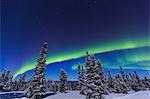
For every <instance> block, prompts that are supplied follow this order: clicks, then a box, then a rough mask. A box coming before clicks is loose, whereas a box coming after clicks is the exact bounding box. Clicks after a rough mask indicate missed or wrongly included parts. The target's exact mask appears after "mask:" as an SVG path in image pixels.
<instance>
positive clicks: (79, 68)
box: [78, 64, 81, 90]
mask: <svg viewBox="0 0 150 99" xmlns="http://www.w3.org/2000/svg"><path fill="white" fill-rule="evenodd" d="M78 84H79V90H81V66H80V64H79V65H78Z"/></svg>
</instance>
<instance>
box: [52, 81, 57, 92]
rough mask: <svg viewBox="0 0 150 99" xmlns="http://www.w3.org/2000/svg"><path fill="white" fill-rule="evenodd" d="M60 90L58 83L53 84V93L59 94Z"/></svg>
mask: <svg viewBox="0 0 150 99" xmlns="http://www.w3.org/2000/svg"><path fill="white" fill-rule="evenodd" d="M58 90H59V85H58V84H57V83H56V82H54V81H53V82H52V91H53V92H57V91H58Z"/></svg>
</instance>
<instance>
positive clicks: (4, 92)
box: [0, 91, 25, 94]
mask: <svg viewBox="0 0 150 99" xmlns="http://www.w3.org/2000/svg"><path fill="white" fill-rule="evenodd" d="M24 92H25V91H10V92H0V94H9V93H24Z"/></svg>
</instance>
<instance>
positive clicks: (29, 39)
mask: <svg viewBox="0 0 150 99" xmlns="http://www.w3.org/2000/svg"><path fill="white" fill-rule="evenodd" d="M148 4H149V3H148V0H53V1H51V0H44V1H41V0H13V1H12V0H2V7H1V19H2V22H1V23H2V27H1V42H0V43H1V46H0V48H1V50H0V52H1V53H0V56H1V57H0V72H2V71H3V70H4V69H8V70H10V71H11V72H12V73H13V75H14V77H16V76H17V75H19V74H22V73H24V72H27V71H28V70H31V69H33V68H34V65H35V64H36V59H37V58H38V55H39V51H40V47H41V44H42V43H43V42H44V41H48V44H49V49H48V57H47V65H48V67H49V68H50V69H48V72H51V73H53V74H52V75H53V76H52V77H51V78H55V74H57V73H56V72H54V71H55V70H56V71H57V72H58V70H59V68H60V67H63V68H64V69H66V70H67V72H68V74H69V76H70V77H72V76H76V66H77V64H78V62H81V63H83V60H84V58H83V57H84V56H85V52H86V51H87V50H88V51H89V52H90V53H94V54H96V55H97V57H98V58H99V59H100V61H101V62H102V64H103V66H104V68H111V69H118V67H119V65H124V67H125V68H126V69H131V70H132V69H138V70H144V72H146V71H147V72H149V73H150V65H149V62H150V54H149V49H150V34H149V23H148V21H149V13H148V8H149V7H148ZM130 50H131V51H130ZM114 51H115V52H114ZM73 59H75V61H73V62H72V60H73ZM71 62H72V63H71ZM51 64H52V67H53V68H51ZM54 64H55V65H54ZM58 65H59V66H58ZM63 65H64V66H63ZM51 69H54V71H53V70H51ZM145 74H147V73H145Z"/></svg>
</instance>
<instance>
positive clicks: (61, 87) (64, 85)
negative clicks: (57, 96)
mask: <svg viewBox="0 0 150 99" xmlns="http://www.w3.org/2000/svg"><path fill="white" fill-rule="evenodd" d="M67 83H68V81H67V73H66V71H65V70H64V69H62V68H61V70H60V81H59V91H60V92H61V93H63V92H66V90H67Z"/></svg>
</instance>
